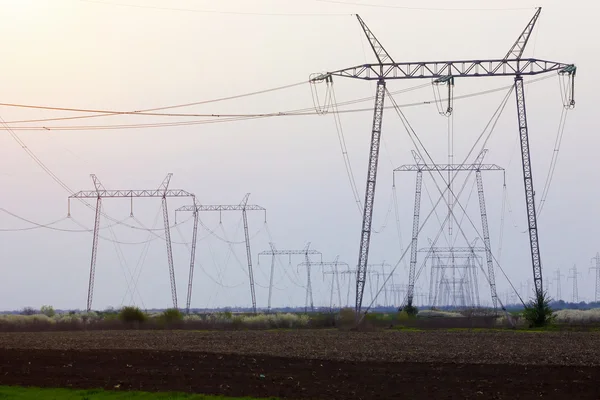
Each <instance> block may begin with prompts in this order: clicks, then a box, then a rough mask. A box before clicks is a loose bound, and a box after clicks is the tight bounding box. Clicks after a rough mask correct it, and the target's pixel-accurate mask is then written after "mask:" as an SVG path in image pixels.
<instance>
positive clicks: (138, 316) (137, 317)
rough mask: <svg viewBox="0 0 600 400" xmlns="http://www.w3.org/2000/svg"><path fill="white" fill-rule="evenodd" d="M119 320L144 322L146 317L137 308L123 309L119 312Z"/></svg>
mask: <svg viewBox="0 0 600 400" xmlns="http://www.w3.org/2000/svg"><path fill="white" fill-rule="evenodd" d="M119 319H120V320H121V321H123V322H144V321H146V319H147V316H146V314H144V312H143V311H142V310H140V309H139V308H138V307H123V308H122V309H121V311H119Z"/></svg>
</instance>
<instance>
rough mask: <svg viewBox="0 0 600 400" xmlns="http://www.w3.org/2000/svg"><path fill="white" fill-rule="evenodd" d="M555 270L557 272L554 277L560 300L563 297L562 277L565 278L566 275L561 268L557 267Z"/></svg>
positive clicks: (557, 295) (557, 298) (557, 297)
mask: <svg viewBox="0 0 600 400" xmlns="http://www.w3.org/2000/svg"><path fill="white" fill-rule="evenodd" d="M554 272H556V277H555V278H554V281H555V282H556V301H558V300H561V297H562V293H561V283H560V278H561V277H563V278H564V277H565V276H564V275H563V274H561V273H560V268H557V269H556V271H554Z"/></svg>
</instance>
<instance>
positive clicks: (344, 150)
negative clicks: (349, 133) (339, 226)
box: [328, 82, 363, 216]
mask: <svg viewBox="0 0 600 400" xmlns="http://www.w3.org/2000/svg"><path fill="white" fill-rule="evenodd" d="M328 85H329V84H328ZM331 96H332V99H333V119H334V121H335V129H336V132H337V137H338V141H339V144H340V150H341V151H342V158H343V159H344V167H345V168H346V175H347V176H348V181H349V182H350V188H351V190H352V196H353V197H354V202H355V203H356V206H357V208H358V213H359V215H361V216H362V213H363V210H362V201H361V200H360V192H359V191H358V187H357V186H356V178H355V177H354V171H353V170H352V163H351V162H350V156H349V154H348V147H347V146H346V138H345V136H344V130H343V128H342V120H341V119H340V114H339V110H338V108H337V105H336V104H337V99H336V97H335V91H334V89H333V82H331Z"/></svg>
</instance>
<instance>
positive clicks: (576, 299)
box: [567, 265, 581, 303]
mask: <svg viewBox="0 0 600 400" xmlns="http://www.w3.org/2000/svg"><path fill="white" fill-rule="evenodd" d="M569 271H570V272H571V273H572V275H569V276H568V277H567V280H569V279H573V303H579V289H578V288H577V275H581V272H577V265H573V268H571V269H570V270H569Z"/></svg>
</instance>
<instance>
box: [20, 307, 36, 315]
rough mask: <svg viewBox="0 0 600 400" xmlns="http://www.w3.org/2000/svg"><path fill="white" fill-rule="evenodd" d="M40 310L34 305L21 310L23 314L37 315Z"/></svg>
mask: <svg viewBox="0 0 600 400" xmlns="http://www.w3.org/2000/svg"><path fill="white" fill-rule="evenodd" d="M37 313H38V312H37V311H36V310H35V309H34V308H33V307H25V308H24V309H23V311H21V315H35V314H37Z"/></svg>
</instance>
